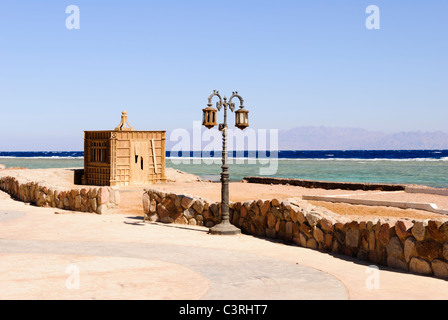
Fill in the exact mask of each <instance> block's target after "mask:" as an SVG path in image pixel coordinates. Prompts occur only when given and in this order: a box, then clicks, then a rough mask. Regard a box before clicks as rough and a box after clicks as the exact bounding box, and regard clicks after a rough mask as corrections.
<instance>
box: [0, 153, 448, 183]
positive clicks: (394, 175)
mask: <svg viewBox="0 0 448 320" xmlns="http://www.w3.org/2000/svg"><path fill="white" fill-rule="evenodd" d="M221 158H222V154H221V152H207V153H206V152H200V151H190V152H173V153H171V152H170V151H167V154H166V166H167V167H171V168H175V169H178V170H181V171H184V172H188V173H192V174H196V175H199V176H200V177H202V178H204V179H207V180H211V181H219V179H220V173H221V165H222V160H221ZM0 163H1V164H4V165H6V166H7V168H9V167H26V168H29V169H44V168H82V167H83V166H84V153H83V152H82V151H40V152H0ZM228 164H229V173H230V180H231V181H241V180H242V179H243V178H244V177H247V176H267V177H281V178H294V179H306V180H320V181H337V182H369V183H394V184H417V185H426V186H430V187H437V188H448V150H334V151H333V150H320V151H319V150H316V151H314V150H313V151H306V150H284V151H283V150H282V151H276V152H269V151H268V152H263V153H260V152H255V151H253V152H252V151H241V152H240V151H232V152H229V154H228Z"/></svg>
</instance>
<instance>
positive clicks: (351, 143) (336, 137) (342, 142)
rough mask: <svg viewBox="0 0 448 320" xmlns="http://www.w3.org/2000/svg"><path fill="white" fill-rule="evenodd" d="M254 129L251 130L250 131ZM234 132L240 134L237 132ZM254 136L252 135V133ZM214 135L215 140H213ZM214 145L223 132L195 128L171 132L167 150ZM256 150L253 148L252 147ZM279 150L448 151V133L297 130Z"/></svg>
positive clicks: (287, 133)
mask: <svg viewBox="0 0 448 320" xmlns="http://www.w3.org/2000/svg"><path fill="white" fill-rule="evenodd" d="M249 129H252V128H249ZM249 129H247V130H245V131H244V133H243V134H246V135H247V137H249V136H250V137H251V138H253V139H255V141H254V140H252V145H253V146H256V145H257V143H258V140H259V139H261V138H262V137H258V136H257V134H258V133H256V132H257V131H256V130H255V132H254V131H252V132H249V131H248V130H249ZM234 131H235V132H238V133H241V131H239V130H238V129H234ZM249 133H252V134H249ZM211 136H213V138H210V137H211ZM272 137H273V136H269V130H267V135H266V136H264V137H263V138H264V139H265V140H266V142H267V144H268V145H267V148H268V150H269V149H270V147H269V141H270V139H271V138H272ZM232 141H233V145H234V146H235V145H236V143H235V141H236V140H235V138H232V137H231V135H230V136H229V139H228V144H229V146H230V145H231V144H232ZM211 142H213V144H214V146H215V147H216V148H215V150H217V149H220V148H221V146H222V138H221V133H220V132H219V131H218V130H217V129H216V128H214V129H212V130H208V129H206V128H204V127H202V128H201V127H200V126H199V127H196V128H195V129H181V130H177V131H168V132H167V140H166V149H167V150H168V151H174V150H176V151H179V150H185V151H187V150H204V149H205V148H206V146H210V145H211ZM247 145H248V143H247V140H246V141H245V142H244V149H245V150H247V149H248V148H247ZM249 149H251V150H253V148H249ZM278 149H279V150H425V149H432V150H437V149H448V133H445V132H441V131H435V132H420V131H411V132H397V133H384V132H380V131H369V130H365V129H360V128H340V127H318V126H308V127H298V128H293V129H288V130H279V131H278Z"/></svg>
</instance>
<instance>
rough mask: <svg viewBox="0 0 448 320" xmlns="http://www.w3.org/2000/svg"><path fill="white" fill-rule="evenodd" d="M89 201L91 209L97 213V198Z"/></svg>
mask: <svg viewBox="0 0 448 320" xmlns="http://www.w3.org/2000/svg"><path fill="white" fill-rule="evenodd" d="M89 201H90V208H91V209H92V211H93V212H96V210H97V209H98V205H97V200H96V198H92V199H90V200H89Z"/></svg>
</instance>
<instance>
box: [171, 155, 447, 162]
mask: <svg viewBox="0 0 448 320" xmlns="http://www.w3.org/2000/svg"><path fill="white" fill-rule="evenodd" d="M166 159H175V160H221V156H219V157H166ZM228 159H233V160H252V161H256V160H278V161H332V162H333V161H356V162H360V161H362V162H364V161H366V162H379V161H385V162H386V161H393V162H437V161H448V157H442V158H406V159H389V158H372V159H363V158H278V157H258V158H256V157H230V156H229V157H228Z"/></svg>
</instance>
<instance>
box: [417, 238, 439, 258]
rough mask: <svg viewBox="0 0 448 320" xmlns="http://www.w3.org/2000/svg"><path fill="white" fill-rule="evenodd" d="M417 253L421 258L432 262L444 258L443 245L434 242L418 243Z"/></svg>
mask: <svg viewBox="0 0 448 320" xmlns="http://www.w3.org/2000/svg"><path fill="white" fill-rule="evenodd" d="M416 251H417V255H418V256H419V257H420V258H423V259H425V260H428V261H432V260H434V259H437V258H440V257H441V256H442V245H441V244H440V243H438V242H436V241H434V240H426V241H423V242H417V245H416Z"/></svg>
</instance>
